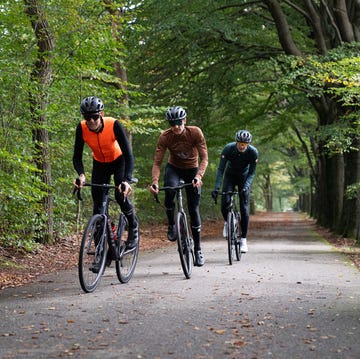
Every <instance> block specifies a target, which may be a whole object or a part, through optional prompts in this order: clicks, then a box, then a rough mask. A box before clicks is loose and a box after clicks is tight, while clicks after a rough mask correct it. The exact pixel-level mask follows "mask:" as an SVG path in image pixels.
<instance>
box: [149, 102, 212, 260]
mask: <svg viewBox="0 0 360 359" xmlns="http://www.w3.org/2000/svg"><path fill="white" fill-rule="evenodd" d="M166 118H167V120H168V122H169V125H170V128H168V129H167V130H165V131H163V132H162V133H161V135H160V136H159V138H158V142H157V145H156V149H155V155H154V162H153V167H152V185H151V186H150V192H151V193H158V192H159V190H158V188H159V177H160V168H161V164H162V161H163V159H164V156H165V152H166V150H168V151H169V158H168V161H167V164H166V167H165V173H164V186H170V187H174V186H177V185H178V184H179V181H180V179H183V180H184V181H185V182H186V183H190V182H192V184H193V188H192V187H186V196H187V206H188V210H189V215H190V222H191V233H192V236H193V239H194V250H195V263H194V264H195V265H196V266H199V267H200V266H202V265H204V263H205V259H204V255H203V254H202V252H201V218H200V211H199V205H200V188H201V186H202V177H203V176H204V174H205V171H206V167H207V165H208V152H207V146H206V141H205V137H204V135H203V133H202V131H201V129H200V128H199V127H196V126H186V112H185V110H184V109H183V108H182V107H180V106H172V107H170V108H169V109H168V110H167V111H166ZM199 158H200V163H199ZM194 188H195V189H196V190H195V191H194ZM174 199H175V192H174V191H166V192H165V207H166V215H167V219H168V232H167V236H168V239H169V240H170V241H176V239H177V235H176V228H175V220H174V215H175V213H174V212H175V202H174Z"/></svg>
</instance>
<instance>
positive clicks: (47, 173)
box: [24, 0, 54, 243]
mask: <svg viewBox="0 0 360 359" xmlns="http://www.w3.org/2000/svg"><path fill="white" fill-rule="evenodd" d="M24 3H25V12H26V13H27V15H28V16H29V18H30V21H31V25H32V28H33V30H34V33H35V36H36V42H37V60H36V62H35V64H34V69H33V71H32V74H31V82H32V86H31V87H30V91H29V99H30V100H29V103H30V112H31V117H32V120H33V123H34V127H33V143H34V152H35V153H34V160H35V163H36V166H37V168H38V169H39V171H40V176H41V179H42V183H43V184H44V193H45V195H44V196H43V198H42V203H43V209H44V211H43V213H45V214H46V216H45V218H46V219H47V220H46V227H45V230H44V231H42V233H38V234H37V237H38V238H39V239H40V240H41V241H43V242H46V243H51V242H52V241H53V229H54V223H53V220H54V219H53V197H52V193H51V163H50V148H49V132H48V130H47V126H48V123H47V117H46V107H47V98H48V86H49V83H50V80H51V71H52V69H51V57H52V52H53V50H54V38H53V35H52V33H51V29H50V26H49V23H48V21H47V18H46V15H45V13H44V8H43V5H42V3H41V1H39V0H24ZM38 215H41V213H39V214H38Z"/></svg>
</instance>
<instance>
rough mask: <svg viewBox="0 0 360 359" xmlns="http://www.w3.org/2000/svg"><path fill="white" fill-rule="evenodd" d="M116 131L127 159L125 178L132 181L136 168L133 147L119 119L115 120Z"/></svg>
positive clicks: (117, 138)
mask: <svg viewBox="0 0 360 359" xmlns="http://www.w3.org/2000/svg"><path fill="white" fill-rule="evenodd" d="M114 133H115V137H116V140H117V142H118V143H119V146H120V148H121V152H122V155H123V156H124V160H125V179H126V180H127V181H131V179H132V173H133V170H134V156H133V154H132V151H131V147H130V144H129V141H128V139H127V137H126V134H125V131H124V129H123V127H122V126H121V123H120V121H118V120H116V121H115V122H114Z"/></svg>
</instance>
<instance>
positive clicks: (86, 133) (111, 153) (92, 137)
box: [81, 117, 122, 162]
mask: <svg viewBox="0 0 360 359" xmlns="http://www.w3.org/2000/svg"><path fill="white" fill-rule="evenodd" d="M103 121H104V127H103V129H102V131H101V132H98V133H96V132H92V131H90V130H89V129H88V127H87V126H86V121H85V120H83V121H81V128H82V137H83V140H84V141H85V142H86V143H87V144H88V145H89V147H90V148H91V150H92V155H93V157H94V158H95V160H96V161H98V162H112V161H115V160H116V159H117V158H118V157H120V156H121V155H122V151H121V148H120V146H119V143H118V142H117V140H116V137H115V133H114V122H115V121H116V119H115V118H112V117H103Z"/></svg>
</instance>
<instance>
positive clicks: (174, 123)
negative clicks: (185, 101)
mask: <svg viewBox="0 0 360 359" xmlns="http://www.w3.org/2000/svg"><path fill="white" fill-rule="evenodd" d="M169 123H170V126H181V125H182V123H183V120H173V121H169Z"/></svg>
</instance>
